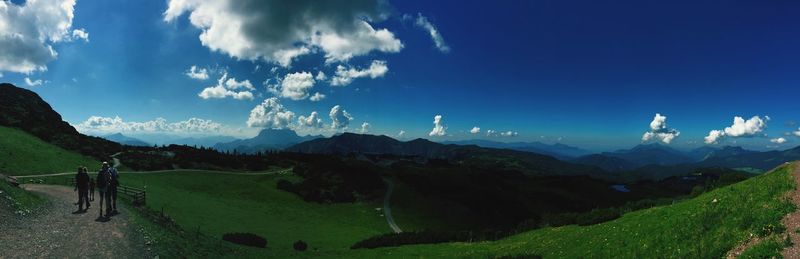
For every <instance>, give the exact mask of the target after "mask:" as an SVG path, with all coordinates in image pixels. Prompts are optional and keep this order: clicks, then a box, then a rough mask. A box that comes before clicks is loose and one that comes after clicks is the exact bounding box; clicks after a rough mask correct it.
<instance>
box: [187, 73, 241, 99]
mask: <svg viewBox="0 0 800 259" xmlns="http://www.w3.org/2000/svg"><path fill="white" fill-rule="evenodd" d="M241 88H244V90H241V91H236V90H238V89H241ZM254 89H255V88H254V87H253V84H251V83H250V80H244V81H236V78H232V77H231V78H228V73H225V74H223V75H222V77H220V78H219V80H217V84H216V85H214V86H209V87H206V88H205V89H203V91H201V92H200V93H199V94H197V96H200V98H203V99H222V98H226V97H231V98H233V99H236V100H253V92H252V90H254Z"/></svg>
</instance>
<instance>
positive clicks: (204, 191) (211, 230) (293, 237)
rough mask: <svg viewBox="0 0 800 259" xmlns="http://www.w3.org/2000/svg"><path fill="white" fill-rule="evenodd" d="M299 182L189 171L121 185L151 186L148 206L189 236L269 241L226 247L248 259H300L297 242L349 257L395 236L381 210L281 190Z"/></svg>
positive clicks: (130, 177) (126, 179)
mask: <svg viewBox="0 0 800 259" xmlns="http://www.w3.org/2000/svg"><path fill="white" fill-rule="evenodd" d="M293 178H294V176H292V175H226V174H215V173H209V172H202V171H185V172H168V173H154V174H135V173H132V174H123V175H122V178H121V181H122V183H123V184H124V185H129V186H139V187H141V186H145V185H146V186H147V198H148V199H147V206H148V207H150V208H152V209H153V210H156V211H161V209H162V208H163V209H164V213H166V214H167V215H169V216H170V217H171V218H173V219H174V220H175V221H176V222H177V223H178V224H179V225H180V226H181V227H183V228H184V229H186V230H187V231H191V232H195V231H199V232H201V233H203V234H207V235H210V236H211V237H213V238H215V239H217V240H221V239H222V235H223V234H225V233H235V232H248V233H254V234H258V235H260V236H263V237H265V238H266V239H267V241H268V244H267V248H264V249H261V248H249V247H244V246H238V245H233V244H229V243H222V245H224V246H226V247H228V248H232V249H236V250H239V252H241V253H242V254H244V256H245V257H255V258H282V257H287V256H293V255H300V254H298V252H295V251H294V249H293V248H292V244H293V243H294V242H295V241H297V240H303V241H305V242H307V243H308V245H309V251H306V252H304V253H302V255H306V256H332V255H335V254H341V253H346V252H349V251H350V249H349V247H350V246H351V245H352V244H353V243H355V242H357V241H359V240H361V239H365V238H368V237H371V236H374V235H378V234H383V233H388V232H390V231H391V230H390V228H389V226H388V225H387V223H386V220H385V219H384V218H383V217H382V216H381V212H380V211H377V210H375V208H377V207H381V204H367V203H346V204H331V205H324V204H318V203H313V202H306V201H303V200H302V199H300V198H299V197H298V196H296V195H295V194H292V193H289V192H286V191H282V190H279V189H277V188H276V185H277V181H278V180H279V179H289V180H296V179H293ZM172 241H174V240H172ZM163 242H167V243H169V242H170V240H165V241H163ZM242 254H221V255H213V257H218V256H223V257H225V256H231V257H238V256H242ZM174 256H179V255H174ZM206 256H210V255H206ZM167 257H169V255H167Z"/></svg>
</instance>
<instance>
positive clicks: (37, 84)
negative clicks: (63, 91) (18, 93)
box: [25, 77, 44, 87]
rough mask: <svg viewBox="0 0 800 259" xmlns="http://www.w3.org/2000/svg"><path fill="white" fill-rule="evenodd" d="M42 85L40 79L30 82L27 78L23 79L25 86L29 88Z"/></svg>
mask: <svg viewBox="0 0 800 259" xmlns="http://www.w3.org/2000/svg"><path fill="white" fill-rule="evenodd" d="M43 83H44V82H42V79H36V80H31V79H30V78H27V77H26V78H25V84H26V85H28V86H30V87H34V86H40V85H42V84H43Z"/></svg>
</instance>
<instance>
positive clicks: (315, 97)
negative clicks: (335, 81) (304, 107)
mask: <svg viewBox="0 0 800 259" xmlns="http://www.w3.org/2000/svg"><path fill="white" fill-rule="evenodd" d="M322 99H325V95H324V94H321V93H319V92H316V93H314V95H312V96H311V97H309V98H308V100H310V101H312V102H319V101H322Z"/></svg>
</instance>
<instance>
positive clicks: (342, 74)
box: [331, 60, 389, 86]
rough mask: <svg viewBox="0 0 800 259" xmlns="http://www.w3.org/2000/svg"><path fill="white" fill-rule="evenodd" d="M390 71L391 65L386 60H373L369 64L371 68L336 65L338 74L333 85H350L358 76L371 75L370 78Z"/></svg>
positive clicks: (332, 80)
mask: <svg viewBox="0 0 800 259" xmlns="http://www.w3.org/2000/svg"><path fill="white" fill-rule="evenodd" d="M388 71H389V67H387V66H386V61H383V60H373V61H372V64H370V65H369V68H366V69H361V70H359V69H356V68H353V67H351V68H349V69H348V68H345V67H344V66H342V65H339V66H337V67H336V74H335V75H334V76H333V79H331V85H333V86H345V85H349V84H350V83H352V82H353V80H355V79H356V78H361V77H369V78H373V79H375V78H378V77H382V76H383V75H385V74H386V72H388Z"/></svg>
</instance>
